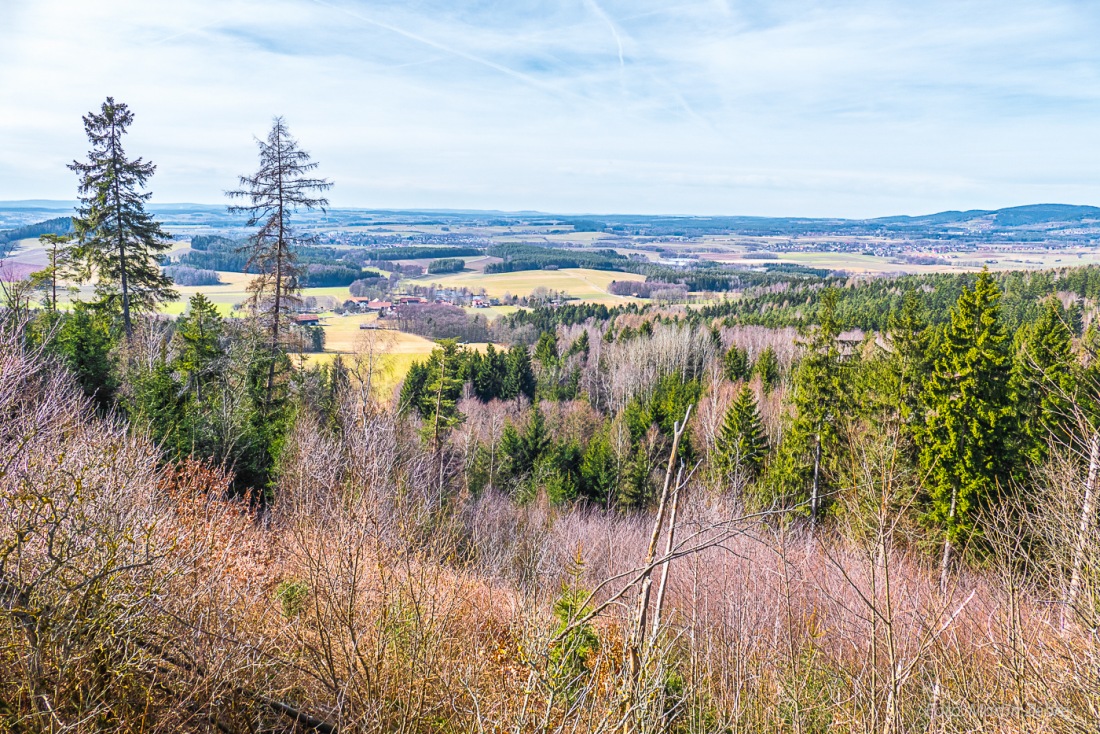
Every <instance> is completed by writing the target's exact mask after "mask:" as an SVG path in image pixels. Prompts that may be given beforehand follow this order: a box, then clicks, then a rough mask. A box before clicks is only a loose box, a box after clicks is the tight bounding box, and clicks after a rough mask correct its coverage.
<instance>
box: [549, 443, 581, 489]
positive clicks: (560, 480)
mask: <svg viewBox="0 0 1100 734" xmlns="http://www.w3.org/2000/svg"><path fill="white" fill-rule="evenodd" d="M583 456H584V453H583V451H581V447H580V445H579V444H577V442H576V441H562V442H561V443H558V444H557V445H555V446H554V447H553V449H551V450H550V451H549V452H548V453H547V455H546V458H545V459H544V462H543V463H544V468H545V470H546V496H547V498H548V499H549V500H550V501H551V502H552V503H554V504H556V505H561V504H565V503H567V502H572V501H574V500H576V499H577V498H578V497H580V496H581V494H582V492H583V478H582V475H581V463H582V459H583Z"/></svg>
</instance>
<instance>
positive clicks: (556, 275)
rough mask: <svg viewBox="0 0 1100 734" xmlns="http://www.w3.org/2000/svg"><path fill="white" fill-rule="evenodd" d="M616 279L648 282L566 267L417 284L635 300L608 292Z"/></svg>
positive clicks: (426, 279)
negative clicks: (543, 289)
mask: <svg viewBox="0 0 1100 734" xmlns="http://www.w3.org/2000/svg"><path fill="white" fill-rule="evenodd" d="M613 280H638V281H640V280H645V276H644V275H637V274H635V273H619V272H613V271H609V270H589V269H587V268H563V269H562V270H521V271H519V272H517V273H494V274H492V275H485V274H484V273H455V274H453V275H442V276H440V275H425V276H423V277H421V278H418V279H417V282H420V283H423V284H424V285H428V284H429V283H436V284H438V285H440V286H442V287H444V288H469V289H470V290H472V291H475V292H476V291H478V290H480V289H482V288H484V289H485V292H486V293H488V294H489V296H490V297H492V298H499V297H501V296H503V295H504V294H506V293H510V294H511V295H513V296H527V295H530V294H531V292H532V291H534V290H535V289H536V288H540V287H541V288H548V289H551V290H556V291H563V292H565V293H568V294H569V295H570V296H572V297H574V298H579V299H581V300H584V301H594V302H602V303H622V302H625V301H630V300H633V299H631V298H624V297H621V296H614V295H611V294H610V293H608V292H607V286H608V285H610V283H611V281H613Z"/></svg>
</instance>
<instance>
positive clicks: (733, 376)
mask: <svg viewBox="0 0 1100 734" xmlns="http://www.w3.org/2000/svg"><path fill="white" fill-rule="evenodd" d="M773 354H774V353H773ZM722 373H723V374H724V375H725V377H726V379H727V380H729V381H730V382H737V381H738V380H746V379H748V377H749V375H750V374H751V373H752V367H751V365H750V364H749V354H748V352H746V351H745V350H743V349H738V348H737V345H736V344H734V345H733V346H731V347H730V348H729V351H728V352H726V355H725V357H723V358H722Z"/></svg>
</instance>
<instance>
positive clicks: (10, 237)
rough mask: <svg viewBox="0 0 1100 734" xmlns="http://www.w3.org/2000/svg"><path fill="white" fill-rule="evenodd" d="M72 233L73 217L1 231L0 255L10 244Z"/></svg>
mask: <svg viewBox="0 0 1100 734" xmlns="http://www.w3.org/2000/svg"><path fill="white" fill-rule="evenodd" d="M72 231H73V219H72V217H56V218H54V219H47V220H45V221H43V222H35V223H34V224H26V225H23V226H22V227H16V228H15V229H5V230H2V231H0V253H3V252H4V251H5V250H4V247H3V246H4V245H6V244H7V243H9V242H17V241H18V240H29V239H31V238H32V237H41V236H42V235H44V234H52V235H58V236H65V235H69V234H72Z"/></svg>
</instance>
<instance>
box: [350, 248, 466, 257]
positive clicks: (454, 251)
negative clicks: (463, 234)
mask: <svg viewBox="0 0 1100 734" xmlns="http://www.w3.org/2000/svg"><path fill="white" fill-rule="evenodd" d="M369 254H370V255H371V258H372V259H374V260H426V259H428V258H434V259H439V258H453V257H472V256H474V255H483V254H484V253H483V252H482V251H481V250H479V249H477V248H476V247H383V248H381V249H378V250H371V251H370V253H369Z"/></svg>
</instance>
